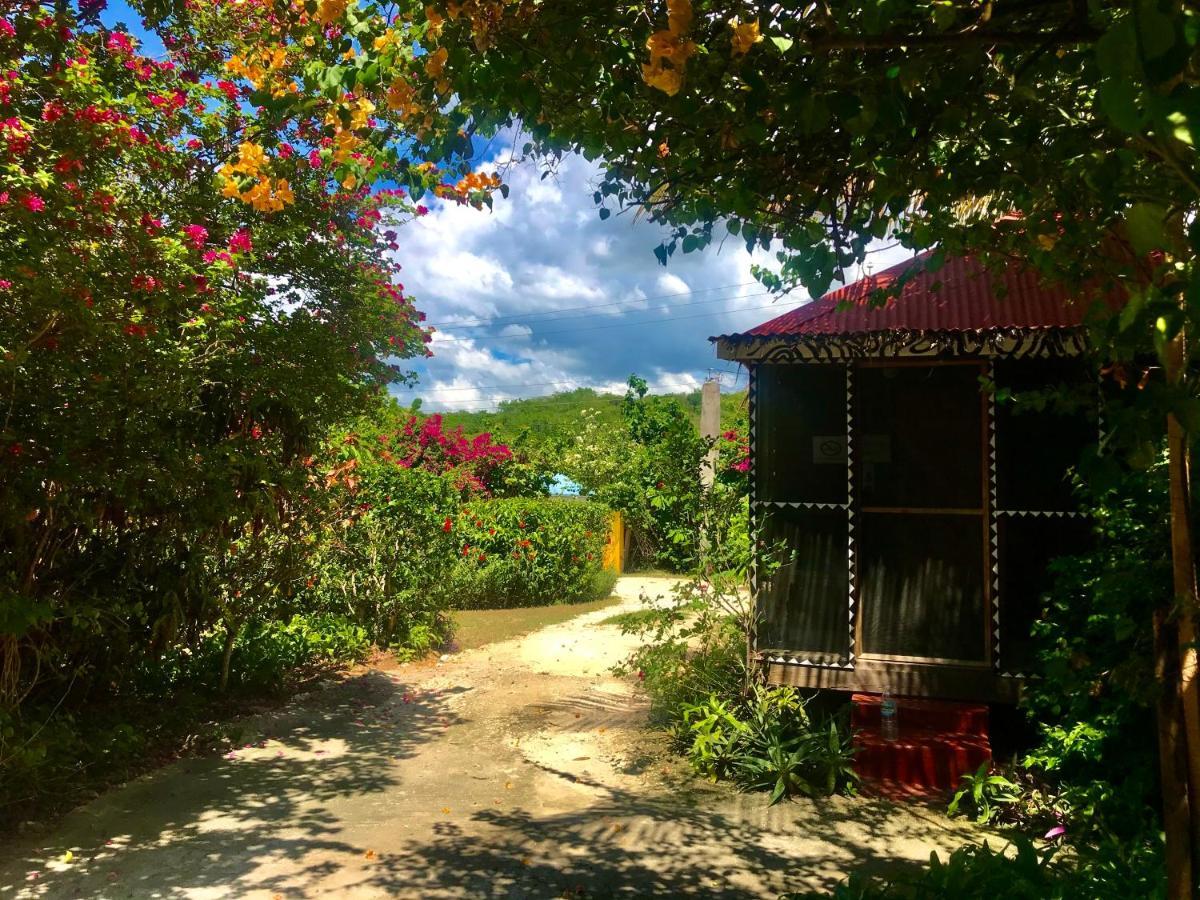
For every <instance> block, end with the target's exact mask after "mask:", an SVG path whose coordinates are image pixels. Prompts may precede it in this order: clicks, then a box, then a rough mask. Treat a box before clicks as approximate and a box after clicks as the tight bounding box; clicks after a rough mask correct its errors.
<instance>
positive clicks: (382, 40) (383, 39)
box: [372, 28, 396, 52]
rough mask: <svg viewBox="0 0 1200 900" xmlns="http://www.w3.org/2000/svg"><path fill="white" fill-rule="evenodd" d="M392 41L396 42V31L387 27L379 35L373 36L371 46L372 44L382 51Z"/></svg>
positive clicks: (388, 46)
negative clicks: (373, 40) (373, 39)
mask: <svg viewBox="0 0 1200 900" xmlns="http://www.w3.org/2000/svg"><path fill="white" fill-rule="evenodd" d="M394 43H396V32H395V31H393V30H392V29H390V28H389V29H388V30H387V31H385V32H384V33H383V34H381V35H380V36H379V37H377V38H375V42H374V44H373V45H372V46H374V48H375V49H376V50H378V51H380V52H383V51H384V50H387V49H389V48H390V47H391V46H392V45H393V44H394Z"/></svg>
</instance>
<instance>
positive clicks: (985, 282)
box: [714, 252, 1089, 340]
mask: <svg viewBox="0 0 1200 900" xmlns="http://www.w3.org/2000/svg"><path fill="white" fill-rule="evenodd" d="M928 256H929V252H926V253H922V254H920V255H919V256H917V257H916V258H914V259H911V260H907V261H905V262H902V263H900V264H899V265H895V266H892V267H891V268H889V269H884V270H883V271H882V272H878V273H876V274H874V275H868V276H867V277H866V278H863V279H861V280H859V281H856V282H854V283H853V284H848V285H846V286H845V287H841V288H838V289H837V290H835V291H830V292H829V293H828V294H825V296H823V297H821V298H819V299H817V300H814V301H812V302H811V303H806V304H804V305H803V306H799V307H797V308H796V309H793V310H792V311H791V312H788V313H784V314H783V315H782V316H779V317H778V318H775V319H771V320H770V321H769V322H764V323H763V324H762V325H759V326H757V327H755V328H751V329H750V330H749V331H746V332H743V333H742V334H730V335H722V337H721V338H714V340H730V339H731V340H739V339H741V340H745V339H750V338H767V337H788V336H796V337H803V336H810V335H811V336H816V335H841V334H856V333H862V332H870V331H988V330H990V329H994V328H1028V329H1035V328H1072V327H1075V326H1078V325H1081V324H1082V323H1083V318H1084V314H1085V313H1086V312H1087V308H1088V305H1089V304H1088V303H1086V302H1076V303H1072V302H1071V299H1072V293H1071V292H1070V291H1069V290H1068V289H1066V288H1064V287H1061V286H1057V285H1046V284H1044V283H1043V282H1042V281H1041V280H1040V279H1039V278H1038V276H1037V275H1036V274H1035V273H1034V272H1032V271H1030V270H1029V269H1025V268H1022V267H1020V266H1017V265H1010V266H1008V267H1007V268H1005V269H1004V270H1003V271H1002V272H998V273H996V274H993V273H991V272H988V271H987V270H986V269H985V268H984V267H983V265H982V264H981V263H980V262H979V261H978V260H977V259H975V258H974V257H970V256H966V257H954V258H951V259H947V260H946V262H945V264H944V265H943V266H942V267H941V268H940V269H938V270H937V271H936V272H921V273H919V274H918V275H916V276H914V277H913V278H912V280H911V281H909V282H908V283H907V284H906V285H905V286H904V289H903V291H902V292H901V294H900V296H899V297H895V298H892V299H890V300H888V302H887V304H886V305H884V306H874V305H872V303H871V295H872V293H873V292H875V291H876V290H877V289H879V288H883V287H886V286H887V285H889V284H891V283H892V282H893V281H894V280H895V279H896V278H898V277H899V276H900V275H901V274H902V273H903V272H905V271H906V270H907V269H909V268H910V267H912V266H919V265H920V264H921V263H923V262H924V260H925V258H926V257H928ZM876 302H878V301H876ZM843 303H852V304H853V306H851V307H850V308H848V309H838V306H839V305H840V304H843Z"/></svg>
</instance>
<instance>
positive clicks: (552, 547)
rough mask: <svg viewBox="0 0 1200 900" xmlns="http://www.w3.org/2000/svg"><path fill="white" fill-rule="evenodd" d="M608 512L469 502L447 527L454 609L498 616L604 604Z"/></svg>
mask: <svg viewBox="0 0 1200 900" xmlns="http://www.w3.org/2000/svg"><path fill="white" fill-rule="evenodd" d="M608 520H609V511H608V509H607V508H606V507H604V506H602V505H600V504H598V503H592V502H589V501H586V500H575V499H571V498H566V497H551V498H545V499H528V498H512V499H501V500H487V501H483V502H478V503H473V504H471V506H470V507H469V508H466V509H464V510H463V511H462V512H461V513H460V514H459V516H458V517H457V518H455V519H454V520H453V521H452V522H450V523H449V524H450V526H451V529H452V531H453V534H454V535H455V537H456V538H457V541H458V551H457V552H458V556H459V562H458V565H457V566H456V568H455V571H454V574H453V576H452V577H453V581H454V590H453V591H452V593H451V596H452V598H453V603H454V606H456V607H457V608H459V609H506V608H511V607H516V606H549V605H551V604H555V603H583V602H586V601H588V600H595V599H599V598H600V597H606V596H608V594H609V593H610V592H611V591H612V587H613V584H614V582H615V580H616V576H615V575H614V574H613V573H612V572H610V571H607V570H605V569H603V568H602V559H603V556H604V544H605V542H606V541H607V540H608V539H609V525H608Z"/></svg>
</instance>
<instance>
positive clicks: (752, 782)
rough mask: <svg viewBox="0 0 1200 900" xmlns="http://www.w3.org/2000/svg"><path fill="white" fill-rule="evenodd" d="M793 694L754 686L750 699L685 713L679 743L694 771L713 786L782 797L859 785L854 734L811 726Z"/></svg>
mask: <svg viewBox="0 0 1200 900" xmlns="http://www.w3.org/2000/svg"><path fill="white" fill-rule="evenodd" d="M806 705H807V701H806V700H804V699H802V698H801V697H800V695H799V694H798V693H797V692H796V690H795V689H794V688H790V687H762V686H761V685H755V686H754V687H753V688H752V690H751V693H750V695H749V697H746V698H742V697H733V698H728V699H721V698H719V697H717V696H716V695H712V696H710V697H709V698H708V699H707V700H705V701H704V702H703V703H699V704H695V705H692V706H685V707H684V708H683V714H682V720H681V722H680V725H679V726H678V727H677V729H676V737H677V739H678V741H679V742H680V743H681V744H682V745H683V746H684V751H685V753H686V755H687V757H688V761H689V762H690V763H691V764H692V767H693V768H694V769H696V771H697V772H699V773H701V774H702V775H706V776H707V777H709V778H711V779H712V780H713V781H716V780H717V779H719V778H732V779H733V780H734V781H736V782H737V784H738V785H739V786H740V787H741V788H742V789H743V790H747V791H770V793H771V799H770V802H771V803H772V804H775V803H778V802H779V801H780V800H782V799H783V798H785V797H790V796H794V795H797V794H799V795H803V796H806V797H816V796H829V795H831V794H834V793H837V792H838V791H839V790H844V789H848V788H850V787H852V786H853V784H854V783H855V782H856V781H857V775H855V773H854V771H853V769H852V768H851V764H852V761H853V752H852V750H851V747H850V739H849V735H848V733H847V731H846V729H844V728H839V727H838V724H837V722H835V721H834V720H833V719H825V720H821V721H814V720H813V719H812V718H811V717H810V716H809V714H808V711H807V709H806V708H805V707H806Z"/></svg>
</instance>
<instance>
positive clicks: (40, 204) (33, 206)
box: [21, 194, 46, 212]
mask: <svg viewBox="0 0 1200 900" xmlns="http://www.w3.org/2000/svg"><path fill="white" fill-rule="evenodd" d="M21 202H22V203H23V204H24V205H25V208H26V209H28V210H29V211H30V212H41V211H42V210H44V209H45V208H46V201H45V200H43V199H42V198H41V197H39V196H38V195H37V194H26V195H25V197H24V199H23V200H21Z"/></svg>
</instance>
